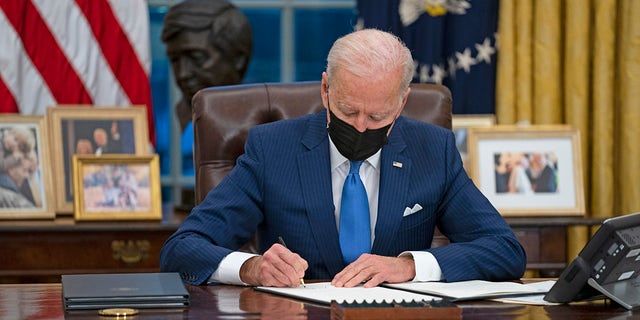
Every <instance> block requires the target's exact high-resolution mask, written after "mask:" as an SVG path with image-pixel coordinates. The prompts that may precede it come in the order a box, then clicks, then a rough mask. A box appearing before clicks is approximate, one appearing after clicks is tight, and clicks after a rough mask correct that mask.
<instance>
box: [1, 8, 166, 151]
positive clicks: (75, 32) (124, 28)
mask: <svg viewBox="0 0 640 320" xmlns="http://www.w3.org/2000/svg"><path fill="white" fill-rule="evenodd" d="M150 68H151V55H150V45H149V13H148V7H147V3H146V1H145V0H55V1H53V0H0V113H21V114H25V115H44V114H46V108H48V107H52V106H55V105H58V104H90V105H95V106H129V105H144V106H145V107H146V109H147V119H148V124H149V131H150V132H149V133H150V138H151V140H152V141H154V140H155V135H154V132H155V130H154V129H153V112H152V110H153V109H152V105H151V89H150V82H149V74H150Z"/></svg>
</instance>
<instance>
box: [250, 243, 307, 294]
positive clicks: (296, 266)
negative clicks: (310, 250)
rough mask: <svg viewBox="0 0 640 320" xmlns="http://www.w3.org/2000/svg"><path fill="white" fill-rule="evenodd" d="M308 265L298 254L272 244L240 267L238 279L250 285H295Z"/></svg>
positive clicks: (298, 282)
mask: <svg viewBox="0 0 640 320" xmlns="http://www.w3.org/2000/svg"><path fill="white" fill-rule="evenodd" d="M308 267H309V265H308V264H307V261H306V260H304V259H302V258H301V257H300V256H299V255H298V254H296V253H293V252H291V251H289V249H287V248H285V247H284V246H282V245H280V244H274V245H272V246H271V248H269V250H267V251H266V252H265V253H264V254H263V255H261V256H257V257H253V258H250V259H249V260H247V261H245V262H244V263H243V264H242V267H240V279H241V280H242V281H243V282H244V283H247V284H249V285H252V286H266V287H297V286H298V285H299V284H300V279H301V278H303V277H304V273H305V271H306V270H307V268H308Z"/></svg>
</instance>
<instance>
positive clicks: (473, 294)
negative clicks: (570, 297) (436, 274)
mask: <svg viewBox="0 0 640 320" xmlns="http://www.w3.org/2000/svg"><path fill="white" fill-rule="evenodd" d="M549 283H550V284H549ZM553 283H554V281H543V282H537V283H530V284H521V283H516V282H492V281H484V280H470V281H459V282H404V283H393V284H391V283H390V284H385V285H384V286H385V287H389V288H395V289H402V290H407V291H412V292H420V293H425V294H433V295H437V296H443V297H448V298H451V299H454V300H469V299H486V298H491V297H503V296H510V295H525V294H541V293H546V292H548V291H549V289H550V288H551V286H553Z"/></svg>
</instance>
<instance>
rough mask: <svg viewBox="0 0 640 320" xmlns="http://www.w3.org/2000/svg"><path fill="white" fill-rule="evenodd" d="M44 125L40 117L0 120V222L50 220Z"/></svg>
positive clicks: (6, 116) (48, 166)
mask: <svg viewBox="0 0 640 320" xmlns="http://www.w3.org/2000/svg"><path fill="white" fill-rule="evenodd" d="M46 133H47V124H46V121H45V118H44V117H43V116H26V115H24V116H23V115H17V114H16V115H6V114H5V115H3V116H2V117H1V118H0V142H1V143H0V219H16V220H17V219H53V218H55V211H54V198H53V194H52V191H51V190H52V188H51V185H52V178H51V170H52V168H51V166H50V165H49V164H50V163H51V162H50V158H49V154H50V153H49V142H48V140H47V138H46Z"/></svg>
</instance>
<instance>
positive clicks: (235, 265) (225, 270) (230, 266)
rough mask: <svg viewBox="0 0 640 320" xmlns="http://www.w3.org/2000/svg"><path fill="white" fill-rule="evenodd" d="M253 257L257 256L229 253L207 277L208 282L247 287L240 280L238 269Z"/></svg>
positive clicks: (237, 252) (235, 252)
mask: <svg viewBox="0 0 640 320" xmlns="http://www.w3.org/2000/svg"><path fill="white" fill-rule="evenodd" d="M255 256H258V255H257V254H252V253H246V252H240V251H234V252H231V253H230V254H228V255H227V256H226V257H224V258H223V259H222V261H220V264H219V265H218V269H216V271H214V272H213V274H212V275H211V277H209V282H218V283H224V284H235V285H241V286H248V284H246V283H244V282H242V280H240V267H242V264H243V263H244V262H245V261H247V260H249V258H252V257H255Z"/></svg>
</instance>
